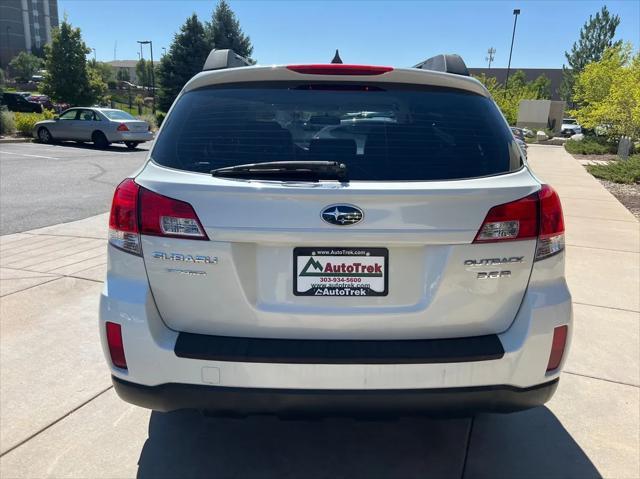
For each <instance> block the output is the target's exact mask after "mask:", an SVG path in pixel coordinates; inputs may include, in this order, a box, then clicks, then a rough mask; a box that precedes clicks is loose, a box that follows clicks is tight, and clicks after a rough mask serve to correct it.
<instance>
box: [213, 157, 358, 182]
mask: <svg viewBox="0 0 640 479" xmlns="http://www.w3.org/2000/svg"><path fill="white" fill-rule="evenodd" d="M211 174H212V175H213V176H220V177H232V178H237V177H247V176H249V177H258V178H271V177H273V178H277V179H286V180H288V179H293V180H296V179H313V180H340V181H346V179H347V165H345V164H344V163H340V162H338V161H265V162H262V163H247V164H244V165H234V166H226V167H224V168H216V169H215V170H211Z"/></svg>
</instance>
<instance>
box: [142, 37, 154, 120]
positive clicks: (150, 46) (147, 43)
mask: <svg viewBox="0 0 640 479" xmlns="http://www.w3.org/2000/svg"><path fill="white" fill-rule="evenodd" d="M138 43H139V44H140V58H142V45H149V49H150V50H151V98H153V100H152V101H153V103H152V107H151V111H152V112H153V113H155V112H156V76H155V72H154V70H155V67H154V65H153V42H152V41H151V40H138Z"/></svg>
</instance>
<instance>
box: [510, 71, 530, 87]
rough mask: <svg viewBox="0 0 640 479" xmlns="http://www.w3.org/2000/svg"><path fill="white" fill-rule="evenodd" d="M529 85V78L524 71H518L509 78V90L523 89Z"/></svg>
mask: <svg viewBox="0 0 640 479" xmlns="http://www.w3.org/2000/svg"><path fill="white" fill-rule="evenodd" d="M526 84H527V76H526V75H525V73H524V72H523V71H522V70H517V71H516V72H514V73H513V74H512V75H511V76H510V77H509V82H508V84H507V89H510V88H522V87H523V86H525V85H526Z"/></svg>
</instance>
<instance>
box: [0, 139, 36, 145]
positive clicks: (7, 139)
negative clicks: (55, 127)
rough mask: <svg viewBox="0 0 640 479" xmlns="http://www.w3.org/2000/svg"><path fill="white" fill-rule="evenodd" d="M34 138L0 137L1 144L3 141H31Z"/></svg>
mask: <svg viewBox="0 0 640 479" xmlns="http://www.w3.org/2000/svg"><path fill="white" fill-rule="evenodd" d="M32 141H33V138H0V144H3V143H31V142H32Z"/></svg>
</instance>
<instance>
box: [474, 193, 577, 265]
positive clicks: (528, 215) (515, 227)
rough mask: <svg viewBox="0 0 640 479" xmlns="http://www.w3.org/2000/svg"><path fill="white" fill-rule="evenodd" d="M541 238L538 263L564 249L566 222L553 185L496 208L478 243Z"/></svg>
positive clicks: (490, 211)
mask: <svg viewBox="0 0 640 479" xmlns="http://www.w3.org/2000/svg"><path fill="white" fill-rule="evenodd" d="M535 238H537V239H538V243H537V246H536V256H535V260H540V259H544V258H547V257H549V256H552V255H554V254H556V253H559V252H560V251H562V250H563V249H564V221H563V218H562V206H561V205H560V198H559V197H558V194H557V193H556V192H555V190H554V189H553V188H551V187H550V186H549V185H542V188H541V189H540V191H538V192H537V193H533V194H531V195H529V196H525V197H524V198H521V199H519V200H516V201H512V202H511V203H505V204H503V205H498V206H494V207H493V208H491V209H490V210H489V212H488V213H487V216H486V218H485V220H484V222H483V223H482V226H481V227H480V230H479V231H478V234H477V235H476V238H475V239H474V241H473V242H474V243H489V242H498V241H514V240H525V239H535Z"/></svg>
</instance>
